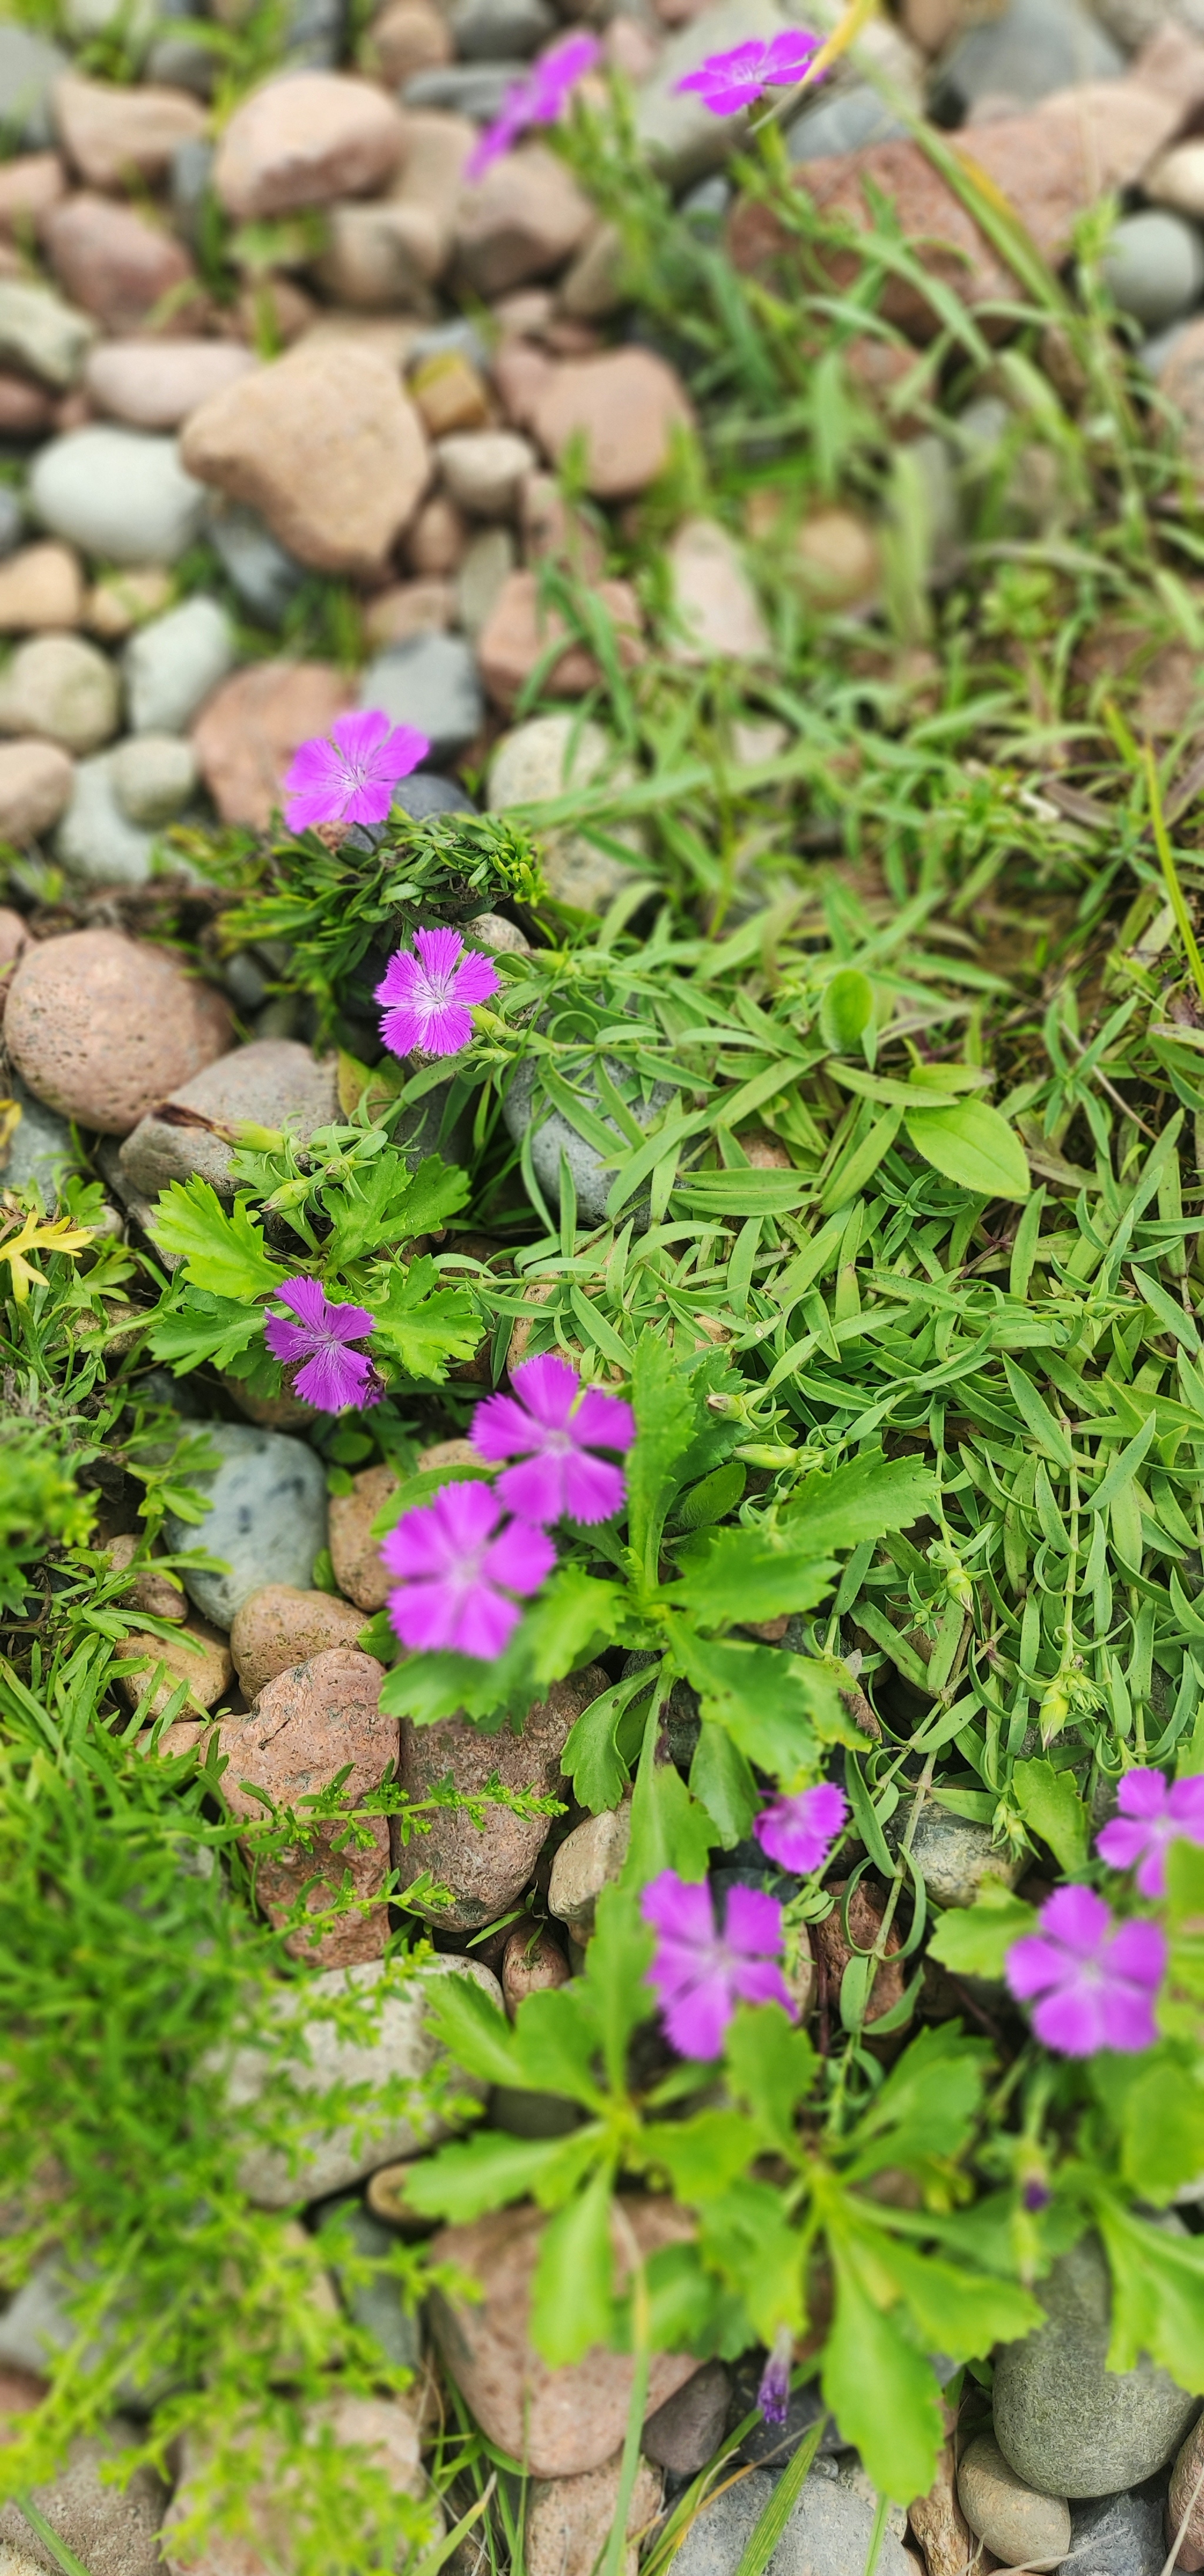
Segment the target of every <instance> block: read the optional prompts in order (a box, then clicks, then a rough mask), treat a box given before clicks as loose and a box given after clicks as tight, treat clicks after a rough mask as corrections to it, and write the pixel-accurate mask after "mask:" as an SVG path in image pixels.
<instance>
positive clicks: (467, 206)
mask: <svg viewBox="0 0 1204 2576" xmlns="http://www.w3.org/2000/svg"><path fill="white" fill-rule="evenodd" d="M595 221H596V216H595V214H594V209H593V207H592V206H591V204H590V202H589V199H588V197H586V196H583V194H582V192H581V190H580V188H579V187H578V186H577V183H576V181H575V180H574V179H573V178H572V177H571V176H570V174H569V172H568V171H567V170H566V168H565V166H564V163H563V161H558V160H557V158H556V155H555V153H553V152H549V151H548V150H547V148H546V146H545V145H544V144H542V143H534V144H530V145H528V147H527V149H526V150H525V151H522V152H504V153H502V155H501V156H500V158H499V159H498V160H496V161H494V162H493V163H492V164H491V166H490V168H489V169H488V170H487V171H486V172H485V175H484V177H483V178H482V179H481V180H479V181H478V182H477V184H476V185H475V186H474V187H469V188H466V189H465V192H464V195H463V198H462V199H461V203H460V211H459V216H458V219H457V223H456V243H455V260H456V272H457V275H458V277H459V278H460V280H461V281H462V283H463V284H464V285H465V286H468V287H471V288H472V289H473V290H474V291H475V293H476V294H478V295H484V296H492V295H505V294H506V293H507V291H508V289H509V288H510V287H512V286H525V285H526V283H527V281H528V279H530V278H533V277H547V276H549V275H550V274H551V272H552V270H553V269H557V268H562V267H563V265H564V262H565V261H566V259H571V257H572V255H573V252H574V251H575V250H579V249H580V247H581V244H582V242H583V241H584V240H585V237H586V234H587V233H588V232H590V231H591V230H592V228H593V225H594V223H595Z"/></svg>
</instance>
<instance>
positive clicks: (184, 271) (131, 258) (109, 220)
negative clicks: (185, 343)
mask: <svg viewBox="0 0 1204 2576" xmlns="http://www.w3.org/2000/svg"><path fill="white" fill-rule="evenodd" d="M42 239H43V242H44V244H45V249H46V255H47V258H48V260H49V262H50V265H51V267H52V269H53V270H54V274H55V276H56V277H57V279H58V282H59V284H60V286H61V287H62V288H63V290H64V293H65V294H66V295H68V296H69V297H70V299H71V302H72V303H73V304H76V305H78V306H79V307H80V310H81V311H82V312H83V313H90V314H91V315H93V317H94V318H95V320H96V321H97V322H101V323H103V325H104V328H105V330H106V331H110V332H113V333H115V334H117V335H119V336H120V335H121V334H122V333H125V332H129V331H142V330H150V329H153V327H154V316H155V314H156V311H157V310H158V309H159V308H162V307H163V306H164V304H165V302H166V299H167V298H168V297H170V298H171V299H172V301H171V306H170V311H171V324H170V332H171V334H172V335H173V336H174V335H175V334H176V333H183V332H188V331H192V330H195V329H196V328H197V327H198V326H199V324H200V323H201V321H202V319H203V317H204V315H205V313H206V310H207V307H206V304H205V300H204V297H203V296H202V294H201V293H200V290H199V288H198V286H197V278H196V271H195V269H194V267H193V264H192V261H191V259H190V258H189V256H188V253H187V251H186V250H185V248H184V246H183V243H182V242H179V241H176V240H174V239H173V237H172V235H171V234H170V233H168V232H164V231H162V230H161V229H160V227H159V226H158V225H157V224H153V223H150V222H148V220H147V218H146V217H145V216H144V215H140V214H137V213H136V212H135V210H134V208H133V207H132V206H127V205H124V204H118V203H117V202H116V200H115V199H114V198H112V197H101V196H98V195H96V194H95V193H94V192H93V191H92V190H90V189H87V188H81V189H80V190H79V191H78V192H77V194H75V195H74V196H70V197H66V198H64V200H63V203H62V205H61V206H53V207H52V208H51V211H50V213H49V214H48V215H47V216H46V217H45V218H44V220H43V224H42ZM144 551H145V550H144Z"/></svg>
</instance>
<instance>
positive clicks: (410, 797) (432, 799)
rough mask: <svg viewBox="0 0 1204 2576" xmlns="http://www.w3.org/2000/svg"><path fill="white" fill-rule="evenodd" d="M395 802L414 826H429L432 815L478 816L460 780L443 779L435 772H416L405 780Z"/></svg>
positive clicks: (431, 770) (396, 793) (395, 792)
mask: <svg viewBox="0 0 1204 2576" xmlns="http://www.w3.org/2000/svg"><path fill="white" fill-rule="evenodd" d="M393 802H394V804H395V805H397V806H399V807H400V809H401V812H402V813H403V814H408V815H409V817H410V821H411V822H412V823H425V821H426V819H427V816H428V814H475V813H476V811H477V808H476V806H475V805H474V804H473V801H472V798H471V796H470V795H469V793H468V789H467V788H466V787H461V785H460V781H459V779H458V778H440V776H439V773H438V771H437V770H435V769H416V770H414V771H413V772H412V774H411V776H410V777H409V778H403V779H402V781H401V784H400V786H399V787H395V788H394V790H393Z"/></svg>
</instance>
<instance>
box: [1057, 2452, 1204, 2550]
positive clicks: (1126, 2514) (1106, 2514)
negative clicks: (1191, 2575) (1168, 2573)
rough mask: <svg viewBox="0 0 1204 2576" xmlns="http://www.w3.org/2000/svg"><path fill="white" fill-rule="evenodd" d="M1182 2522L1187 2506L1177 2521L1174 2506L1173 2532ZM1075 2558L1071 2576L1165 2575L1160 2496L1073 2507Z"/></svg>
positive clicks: (1121, 2498) (1106, 2498)
mask: <svg viewBox="0 0 1204 2576" xmlns="http://www.w3.org/2000/svg"><path fill="white" fill-rule="evenodd" d="M1188 2438H1189V2440H1190V2438H1191V2437H1190V2435H1189V2437H1188ZM1172 2492H1173V2481H1172ZM1185 2501H1186V2499H1185ZM1181 2520H1182V2506H1181V2507H1180V2510H1179V2514H1178V2516H1176V2515H1175V2514H1174V2511H1173V2507H1172V2509H1171V2513H1170V2521H1171V2524H1172V2529H1173V2530H1177V2529H1178V2526H1179V2522H1180V2521H1181ZM1167 2536H1168V2538H1169V2537H1170V2534H1168V2535H1167ZM1070 2559H1071V2569H1072V2576H1074V2571H1076V2570H1077V2569H1078V2568H1081V2567H1087V2568H1090V2571H1091V2576H1162V2570H1163V2568H1164V2566H1165V2564H1166V2550H1165V2547H1164V2545H1163V2537H1162V2515H1161V2513H1160V2512H1159V2509H1158V2498H1157V2496H1152V2495H1115V2496H1103V2497H1101V2498H1100V2499H1099V2500H1098V2501H1095V2502H1092V2503H1091V2504H1076V2505H1073V2506H1072V2507H1071V2513H1070ZM1179 2564H1180V2566H1181V2567H1186V2566H1187V2564H1188V2561H1187V2559H1186V2558H1185V2557H1180V2560H1179Z"/></svg>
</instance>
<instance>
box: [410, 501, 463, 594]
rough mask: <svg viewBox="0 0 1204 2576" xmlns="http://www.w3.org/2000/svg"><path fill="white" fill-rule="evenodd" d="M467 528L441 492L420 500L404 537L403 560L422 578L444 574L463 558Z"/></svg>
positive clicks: (455, 568)
mask: <svg viewBox="0 0 1204 2576" xmlns="http://www.w3.org/2000/svg"><path fill="white" fill-rule="evenodd" d="M467 546H468V528H467V525H466V522H465V520H464V519H463V518H462V516H461V514H460V512H459V510H455V509H453V507H452V504H451V502H450V501H449V500H448V498H447V496H446V494H445V493H443V492H436V493H435V494H434V495H433V497H432V499H431V500H429V501H424V502H423V505H422V508H421V509H420V510H419V512H418V515H417V517H416V519H415V520H414V524H413V526H412V527H411V528H410V529H408V530H407V533H406V539H405V553H406V561H407V563H408V564H409V565H410V566H411V568H412V569H413V571H414V572H416V573H420V574H421V575H422V576H423V577H424V578H439V577H445V576H446V575H447V574H448V573H453V572H455V571H456V570H457V569H458V567H459V565H460V564H461V563H462V562H463V560H464V555H465V552H466V550H467Z"/></svg>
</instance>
